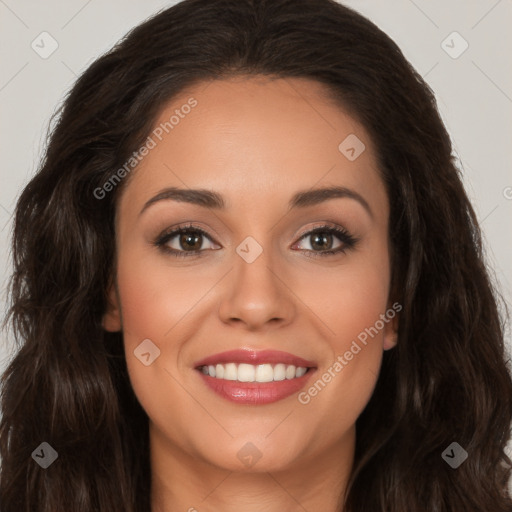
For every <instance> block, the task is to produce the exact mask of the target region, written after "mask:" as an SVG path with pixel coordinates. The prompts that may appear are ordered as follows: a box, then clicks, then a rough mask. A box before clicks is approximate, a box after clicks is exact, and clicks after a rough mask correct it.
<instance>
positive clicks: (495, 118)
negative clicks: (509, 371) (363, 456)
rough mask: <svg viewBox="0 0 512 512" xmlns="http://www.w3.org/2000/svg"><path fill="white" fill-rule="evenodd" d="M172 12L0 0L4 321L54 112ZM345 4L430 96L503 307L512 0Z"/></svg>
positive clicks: (510, 187)
mask: <svg viewBox="0 0 512 512" xmlns="http://www.w3.org/2000/svg"><path fill="white" fill-rule="evenodd" d="M173 3H176V2H166V1H162V0H145V1H142V0H137V1H136V0H108V1H106V0H102V1H100V0H88V1H87V0H72V1H67V2H62V1H59V0H47V1H45V2H40V1H37V0H21V1H15V0H0V34H1V35H0V41H1V48H0V55H1V62H2V66H1V67H0V108H1V118H0V130H1V133H0V148H1V149H0V150H1V155H2V158H1V162H2V165H1V166H0V230H1V231H0V269H1V270H0V301H1V303H0V314H3V312H4V311H5V310H6V294H5V291H6V284H7V278H8V276H9V274H10V272H11V266H10V261H9V237H10V232H11V227H12V213H13V210H14V206H15V201H16V198H17V196H18V194H19V193H20V191H21V189H22V187H23V186H24V185H25V184H26V183H27V181H28V180H29V178H30V177H31V176H32V175H33V174H34V172H35V170H36V168H37V165H38V162H39V159H40V157H41V155H42V149H43V145H44V142H45V136H46V130H47V126H48V122H49V119H50V116H51V114H52V112H53V111H54V110H55V108H56V106H57V105H58V104H59V103H60V102H61V100H62V99H63V96H64V94H65V92H66V91H67V90H68V89H69V88H70V87H71V86H72V84H73V82H74V81H75V79H76V77H77V75H79V74H80V73H81V72H82V71H84V70H85V69H86V68H87V66H88V65H89V64H90V63H91V62H92V61H93V60H94V59H96V58H97V57H98V56H99V55H100V54H102V53H103V52H105V51H106V50H108V49H110V48H111V46H113V45H114V43H115V42H117V41H118V39H120V38H121V37H122V36H123V35H124V34H125V33H126V32H127V31H128V30H129V29H131V28H132V27H134V26H135V25H137V24H139V23H140V22H141V21H143V20H144V19H146V18H147V17H148V16H149V15H151V14H153V13H154V12H156V11H158V10H160V9H162V8H165V7H168V6H170V5H172V4H173ZM344 3H345V4H346V5H348V6H351V7H353V8H355V9H356V10H358V11H359V12H361V13H362V14H363V15H366V16H367V17H368V18H370V19H371V20H372V21H373V22H374V23H376V24H377V25H378V26H379V27H380V28H382V29H383V30H384V31H385V32H386V33H387V34H389V35H390V36H391V37H392V38H393V39H394V40H395V41H396V42H397V44H398V45H399V46H400V48H401V49H402V51H403V52H404V54H405V56H406V57H407V58H408V59H409V60H410V61H411V63H412V64H413V66H414V67H415V68H416V69H417V70H418V71H419V73H420V74H421V75H423V76H424V77H425V79H426V80H427V82H428V83H429V84H430V86H431V87H432V89H433V90H434V91H435V93H436V97H437V99H438V102H439V107H440V110H441V114H442V116H443V119H444V121H445V124H446V126H447V128H448V130H449V132H450V134H451V136H452V140H453V143H454V147H455V151H456V154H457V156H458V158H459V161H460V166H461V168H462V169H463V171H464V179H465V184H466V188H467V190H468V193H469V195H470V197H471V198H472V200H473V203H474V205H475V208H476V211H477V213H478V217H479V219H480V222H481V224H482V227H483V230H484V234H485V238H486V246H487V252H488V261H489V264H490V266H491V267H492V268H493V269H494V271H495V273H496V279H497V281H498V282H499V285H500V287H501V290H502V293H503V294H504V296H505V298H506V299H507V301H508V302H509V303H510V298H511V297H512V286H511V283H512V215H511V213H512V175H511V172H510V169H511V161H512V152H511V149H510V145H511V143H512V137H511V133H512V129H511V128H512V116H511V113H512V66H511V65H510V58H509V52H508V50H509V49H510V48H511V47H512V35H511V31H510V26H511V22H512V0H472V1H468V0H428V1H427V0H414V1H413V0H388V1H383V0H350V1H346V2H344ZM44 31H46V32H48V33H49V34H51V36H52V37H53V38H54V39H55V40H56V41H57V43H58V48H57V50H56V51H55V52H54V53H53V54H52V55H51V56H49V57H48V58H47V59H43V58H41V57H40V56H39V55H38V54H37V53H36V52H35V51H34V50H33V49H32V47H31V44H32V42H33V41H34V40H35V41H36V43H37V44H39V46H42V45H43V44H46V45H48V44H49V42H48V41H49V40H48V39H46V43H44V42H43V43H41V37H42V36H40V34H41V33H42V32H44ZM454 31H456V32H458V33H459V34H460V35H461V36H462V38H464V40H466V41H467V43H468V44H469V47H468V49H467V50H466V51H465V52H464V53H462V55H460V56H459V57H458V58H452V57H451V56H450V55H448V53H446V51H445V49H448V50H449V51H450V52H452V54H454V52H455V53H457V52H458V51H459V50H460V49H461V48H463V47H462V46H461V45H462V44H463V41H462V40H461V39H460V38H459V39H458V38H457V36H455V37H453V36H450V37H448V36H449V35H450V34H452V33H453V32H454ZM447 37H448V39H446V38H447ZM445 40H446V42H445V43H444V45H443V46H444V47H445V49H443V46H442V42H443V41H445ZM38 42H39V43H38ZM447 45H448V46H449V47H452V48H451V49H450V48H447V47H446V46H447ZM48 47H49V46H46V48H48ZM1 336H2V337H1V342H0V373H1V372H2V371H3V369H4V368H5V365H6V363H7V361H8V359H9V357H10V355H11V353H12V349H13V344H12V336H11V335H10V333H9V332H2V334H1ZM509 346H510V339H509Z"/></svg>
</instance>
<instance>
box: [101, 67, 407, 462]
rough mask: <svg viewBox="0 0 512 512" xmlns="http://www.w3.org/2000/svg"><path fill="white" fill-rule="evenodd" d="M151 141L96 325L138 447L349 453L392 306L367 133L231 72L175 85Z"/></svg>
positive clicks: (300, 82)
mask: <svg viewBox="0 0 512 512" xmlns="http://www.w3.org/2000/svg"><path fill="white" fill-rule="evenodd" d="M186 105H189V107H186ZM171 116H174V118H172V117H171ZM165 123H167V125H165ZM162 127H165V128H162ZM166 132H168V133H166ZM150 137H151V140H150V139H148V144H147V148H148V150H147V151H141V154H142V153H145V156H143V158H141V161H140V163H139V165H138V166H137V168H136V169H135V170H134V171H133V173H132V174H131V176H130V177H129V181H128V182H127V184H126V187H125V188H124V190H123V192H122V194H121V196H120V199H119V202H118V207H117V214H116V232H117V240H116V243H117V254H118V256H117V262H116V263H117V269H116V270H117V273H116V279H115V281H116V284H115V287H113V288H112V290H111V291H110V297H111V307H110V309H109V311H108V312H107V313H106V314H105V316H104V320H103V323H104V327H105V329H107V330H110V331H116V330H122V332H123V335H124V343H125V353H126V358H127V365H128V371H129V375H130V380H131V384H132V386H133V389H134V391H135V393H136V395H137V397H138V399H139V401H140V403H141V405H142V407H143V408H144V409H145V411H146V412H147V414H148V416H149V419H150V439H151V446H152V450H159V453H166V454H169V456H170V457H171V458H172V457H194V460H196V461H198V463H205V464H210V465H214V466H216V467H221V468H225V469H228V470H233V471H241V470H243V471H274V470H279V469H285V468H289V467H292V466H293V465H294V464H310V465H315V464H318V461H319V460H322V457H325V456H327V455H328V454H336V456H338V455H339V454H340V453H342V452H343V451H345V452H347V453H349V452H350V447H351V446H353V442H354V434H355V421H356V419H357V417H358V416H359V414H360V413H361V412H362V410H363V409H364V407H365V405H366V404H367V402H368V400H369V399H370V397H371V395H372V392H373V390H374V387H375V383H376V379H377V375H378V373H379V368H380V364H381V359H382V353H383V350H387V349H390V348H392V347H393V346H394V343H395V332H396V318H397V317H396V313H397V311H398V309H397V307H396V304H395V307H393V301H391V300H390V297H389V291H390V247H389V241H388V217H389V205H388V200H387V195H386V191H385V187H384V184H383V182H382V179H381V178H380V176H379V172H378V169H377V165H376V158H375V150H374V147H373V146H372V141H371V140H370V138H369V136H368V134H367V132H366V131H365V129H364V128H363V127H362V126H361V125H360V124H358V123H357V122H356V121H355V120H354V119H353V118H351V117H350V116H349V115H347V114H346V113H345V112H344V111H343V110H342V109H341V108H340V107H339V106H338V105H336V104H335V103H333V102H332V101H330V100H329V99H328V97H327V95H326V93H325V91H324V89H323V88H322V86H321V85H320V84H318V83H316V82H314V81H309V80H305V79H278V80H273V81H270V80H267V79H265V78H263V77H262V78H255V77H252V78H247V77H239V78H236V79H229V80H222V81H213V82H211V83H209V84H205V83H202V84H199V85H197V86H195V87H194V88H191V89H189V90H187V91H186V92H183V93H182V94H181V95H180V96H179V97H175V98H174V99H173V100H172V102H171V103H170V104H169V105H168V106H167V107H166V108H165V109H163V111H162V112H161V113H160V118H159V119H158V120H157V122H156V123H155V130H154V131H153V134H151V135H150ZM363 144H364V146H363ZM198 189H200V191H201V192H192V190H198ZM320 189H330V192H323V193H322V192H319V191H320ZM180 192H181V193H182V194H181V195H179V194H180ZM184 194H186V195H184Z"/></svg>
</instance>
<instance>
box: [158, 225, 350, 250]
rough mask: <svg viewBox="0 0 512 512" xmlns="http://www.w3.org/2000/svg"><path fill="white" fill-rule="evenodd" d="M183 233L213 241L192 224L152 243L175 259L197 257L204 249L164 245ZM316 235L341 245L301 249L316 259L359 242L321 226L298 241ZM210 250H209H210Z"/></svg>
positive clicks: (163, 235) (335, 228) (164, 234)
mask: <svg viewBox="0 0 512 512" xmlns="http://www.w3.org/2000/svg"><path fill="white" fill-rule="evenodd" d="M185 233H199V234H201V235H202V236H204V237H206V238H208V239H209V240H210V241H213V240H212V239H211V237H210V235H209V234H208V233H207V232H206V231H204V230H202V229H201V228H199V227H197V226H194V225H193V224H187V225H184V226H179V227H177V228H176V229H173V230H172V231H168V232H163V233H161V234H160V235H159V236H158V237H157V239H156V240H155V241H154V242H153V243H154V245H155V246H156V247H158V248H159V249H160V250H162V251H164V252H165V253H167V254H170V255H171V256H174V257H177V258H187V257H190V256H197V255H198V254H199V253H201V252H203V251H204V249H201V250H195V251H178V250H176V249H171V248H169V247H167V246H166V244H167V243H168V242H169V240H172V239H173V238H174V237H175V236H176V235H179V234H185ZM317 233H329V234H334V235H335V236H336V237H337V238H338V239H339V240H340V242H342V243H343V245H342V246H340V247H338V248H337V249H328V250H325V251H321V252H319V251H311V250H310V249H302V250H303V251H305V252H307V253H312V255H311V256H310V257H313V258H316V257H325V256H332V255H335V254H338V253H345V252H346V251H347V250H350V249H353V248H354V247H355V246H356V244H357V243H358V242H359V239H358V238H356V237H354V236H353V235H351V234H350V233H349V232H348V231H347V230H345V229H343V228H337V227H333V226H328V225H323V226H318V227H316V228H314V229H312V230H310V231H306V232H305V233H303V234H302V235H300V237H299V241H300V240H302V239H303V238H305V237H307V236H311V235H315V234H317ZM210 250H211V249H210Z"/></svg>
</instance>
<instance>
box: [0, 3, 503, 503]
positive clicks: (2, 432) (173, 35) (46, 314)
mask: <svg viewBox="0 0 512 512" xmlns="http://www.w3.org/2000/svg"><path fill="white" fill-rule="evenodd" d="M237 74H244V75H247V74H248V75H266V76H273V77H283V78H288V77H303V78H310V79H313V80H317V81H319V82H321V83H322V84H325V85H326V86H327V88H328V90H329V91H330V92H331V94H332V95H333V97H334V98H336V99H337V100H338V101H339V102H340V105H342V106H343V108H345V109H348V110H349V112H350V113H351V115H353V116H354V118H356V119H357V120H358V121H359V122H361V123H362V124H363V125H364V126H365V128H366V129H367V130H368V132H369V133H370V135H371V137H372V140H373V142H374V145H375V147H376V151H377V157H378V162H379V167H380V171H381V173H382V177H383V179H384V182H385V184H386V188H387V193H388V196H389V201H390V205H391V212H390V223H389V225H390V240H391V243H392V250H393V255H394V258H393V274H392V290H391V291H392V294H393V296H394V298H396V300H398V301H399V302H400V304H402V306H403V310H402V312H401V320H400V326H399V332H398V345H397V347H396V348H395V349H393V350H390V351H387V352H385V354H384V359H383V364H382V369H381V373H380V375H379V379H378V382H377V386H376V388H375V392H374V394H373V396H372V398H371V400H370V402H369V403H368V405H367V407H366V409H365V410H364V412H363V413H362V414H361V416H360V417H359V418H358V420H357V425H356V428H357V442H356V457H355V463H354V469H353V473H352V477H351V480H350V485H349V488H348V495H347V497H346V504H345V511H346V512H384V511H386V512H453V511H489V512H491V511H492V512H505V511H508V512H510V511H511V510H512V500H511V499H510V497H509V495H508V492H507V482H508V478H509V473H510V469H511V461H510V459H509V458H508V457H507V456H506V454H505V452H504V447H505V445H506V442H507V440H508V439H509V435H510V423H511V420H512V381H511V378H510V374H509V372H508V369H507V365H506V362H505V358H506V356H505V347H504V341H503V324H502V320H500V316H499V312H498V304H497V301H498V295H497V293H496V292H495V291H494V290H493V286H492V283H491V280H490V278H489V275H488V271H487V270H486V267H485V263H484V259H483V254H482V244H481V238H480V230H479V227H478V224H477V220H476V217H475V213H474V211H473V209H472V207H471V205H470V202H469V201H468V198H467V196H466V194H465V192H464V189H463V186H462V184H461V179H460V176H459V172H458V170H457V168H456V166H455V163H454V159H453V157H452V147H451V142H450V138H449V136H448V134H447V132H446V129H445V127H444V126H443V123H442V121H441V119H440V116H439V114H438V111H437V106H436V102H435V98H434V94H433V93H432V91H431V89H430V88H429V87H428V85H427V84H426V83H425V82H424V80H423V79H422V78H421V76H419V75H418V73H417V72H416V71H415V70H414V69H413V68H412V67H411V65H410V64H409V63H408V62H407V60H406V59H405V58H404V56H403V54H402V53H401V51H400V50H399V48H398V47H397V46H396V45H395V43H394V42H393V41H391V39H390V38H389V37H388V36H387V35H386V34H384V33H383V32H382V31H381V30H379V29H378V28H377V27H376V26H375V25H374V24H373V23H371V22H370V21H368V20H367V19H365V18H364V17H362V16H361V15H359V14H358V13H356V12H354V11H353V10H351V9H348V8H346V7H344V6H342V5H340V4H337V3H336V2H334V1H332V0H300V1H299V0H293V1H292V0H272V1H270V0H215V1H212V0H186V1H184V2H181V3H179V4H178V5H176V6H174V7H172V8H169V9H167V10H165V11H163V12H161V13H159V14H157V15H156V16H154V17H153V18H151V19H150V20H148V21H146V22H145V23H143V24H141V25H140V26H138V27H136V28H135V29H134V30H133V31H131V32H130V33H129V34H128V35H127V37H126V38H125V39H124V40H122V41H121V42H120V43H119V44H118V45H117V46H115V47H114V48H113V49H112V50H111V51H109V52H108V53H107V54H105V55H103V56H102V57H101V58H99V59H98V60H97V61H95V62H94V63H93V64H92V65H91V66H90V67H89V68H88V69H87V70H86V71H85V73H84V74H83V75H82V76H81V77H80V78H79V79H78V80H77V82H76V84H75V86H74V87H73V89H72V90H71V92H70V93H69V95H68V96H67V98H66V100H65V102H64V104H63V106H62V108H61V110H60V112H59V115H58V118H57V119H56V123H55V126H54V128H53V131H52V133H51V136H50V138H49V141H48V145H47V150H46V154H45V157H44V160H43V161H42V163H41V166H40V169H39V170H38V172H37V174H36V175H35V177H34V178H33V179H32V180H31V181H30V183H29V184H28V185H27V186H26V188H25V189H24V190H23V193H22V194H21V196H20V198H19V200H18V203H17V207H16V214H15V223H14V233H13V261H14V274H13V276H12V281H11V287H10V291H11V303H12V307H11V309H10V312H9V315H8V317H7V319H8V320H10V321H11V322H12V326H13V328H14V332H15V335H16V340H17V343H18V351H17V354H16V355H15V357H14V358H13V360H12V362H11V363H10V365H9V367H8V368H7V370H6V371H5V373H4V375H3V377H2V382H1V385H2V388H1V393H2V396H1V412H2V419H1V423H0V456H1V458H2V460H1V472H0V507H1V510H2V512H57V511H60V510H69V511H72V512H121V511H123V512H147V511H149V510H150V505H149V503H150V501H149V499H150V498H149V494H150V467H149V444H148V418H147V416H146V414H145V412H144V410H143V409H142V408H141V406H140V404H139V403H138V401H137V400H136V398H135V396H134V393H133V391H132V389H131V386H130V384H129V379H128V374H127V369H126V363H125V358H124V351H123V340H122V335H121V334H120V333H107V332H105V331H104V330H103V329H102V326H101V317H102V314H103V312H104V311H105V308H106V304H107V299H106V290H107V288H108V284H109V282H110V280H111V279H112V278H113V275H114V270H115V269H114V255H115V247H114V240H115V233H114V222H113V220H114V213H115V207H116V201H117V198H118V196H119V194H120V192H121V191H122V188H123V185H124V184H125V183H126V179H125V180H124V181H123V182H121V183H120V184H119V185H118V186H117V187H116V188H115V190H113V191H111V192H110V193H108V194H106V195H105V197H103V198H98V197H97V194H95V193H94V191H95V190H97V189H98V188H101V187H102V186H103V185H104V184H105V183H107V181H108V180H109V179H110V178H111V176H112V174H113V172H115V171H116V170H117V169H119V168H121V167H122V166H123V164H124V162H126V160H127V159H128V158H129V157H130V155H131V154H132V153H133V152H134V151H136V150H137V148H139V147H140V145H141V144H142V143H143V141H144V140H145V139H146V137H147V136H148V134H149V133H150V131H151V129H152V125H153V123H154V121H155V118H156V116H157V114H158V112H159V111H160V109H161V108H162V106H163V105H164V104H165V103H166V102H167V101H169V99H171V98H172V97H173V96H175V95H176V94H177V93H179V92H180V91H182V90H183V89H184V88H185V87H187V86H190V85H193V84H195V83H198V82H201V81H205V80H206V81H207V80H214V79H222V78H224V77H228V76H232V75H237ZM42 442H47V443H49V444H50V445H51V446H52V447H53V448H54V449H55V450H56V451H57V452H58V459H57V461H56V462H55V463H54V464H53V465H52V466H51V467H50V468H48V469H46V470H45V469H42V468H41V467H40V466H39V465H38V464H36V463H35V462H34V460H33V459H32V457H31V454H32V453H33V451H34V450H35V449H36V448H37V447H38V446H39V445H40V444H41V443H42ZM452 442H457V443H458V444H459V445H460V446H461V447H463V448H464V449H465V450H466V451H467V453H468V458H467V460H466V461H465V462H463V463H462V464H461V465H460V466H459V467H458V468H457V469H453V468H452V467H450V465H448V464H447V463H446V462H445V460H443V457H442V453H443V451H444V450H445V449H446V448H447V447H448V446H449V445H450V444H451V443H452ZM305 485H307V484H305ZM342 501H343V497H340V509H341V502H342Z"/></svg>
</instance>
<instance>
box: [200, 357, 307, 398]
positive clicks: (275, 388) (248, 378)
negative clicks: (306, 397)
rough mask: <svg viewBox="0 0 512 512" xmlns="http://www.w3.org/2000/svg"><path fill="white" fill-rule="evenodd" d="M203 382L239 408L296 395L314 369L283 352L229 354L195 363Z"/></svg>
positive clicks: (300, 359) (305, 362)
mask: <svg viewBox="0 0 512 512" xmlns="http://www.w3.org/2000/svg"><path fill="white" fill-rule="evenodd" d="M195 369H196V370H197V372H198V373H199V375H200V377H201V378H202V380H203V382H204V383H205V384H206V385H207V386H208V387H209V388H210V389H211V390H212V391H214V392H215V393H217V394H218V395H220V396H221V397H223V398H225V399H227V400H229V401H231V402H235V403H240V404H268V403H272V402H276V401H278V400H282V399H284V398H287V397H289V396H290V395H292V394H294V393H296V392H298V391H300V389H302V388H303V387H304V386H305V384H306V382H307V380H309V377H310V376H311V374H312V373H314V371H315V370H316V365H315V364H314V363H313V362H311V361H307V360H305V359H303V358H300V357H297V356H294V355H293V354H289V353H287V352H280V351H275V350H265V351H253V350H232V351H229V352H223V353H221V354H216V355H214V356H211V357H208V358H206V359H203V360H201V361H199V362H198V363H196V365H195Z"/></svg>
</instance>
